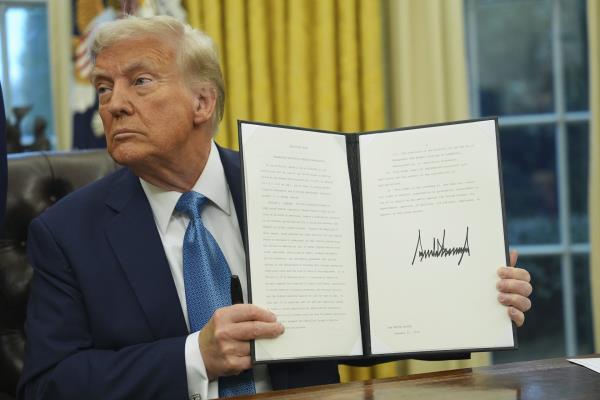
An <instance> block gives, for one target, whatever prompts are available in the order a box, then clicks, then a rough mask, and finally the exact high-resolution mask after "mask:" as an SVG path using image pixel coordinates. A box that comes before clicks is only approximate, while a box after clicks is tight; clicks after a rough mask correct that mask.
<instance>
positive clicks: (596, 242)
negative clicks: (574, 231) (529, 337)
mask: <svg viewBox="0 0 600 400" xmlns="http://www.w3.org/2000/svg"><path fill="white" fill-rule="evenodd" d="M587 16H588V19H587V22H588V41H589V42H588V43H589V63H590V64H589V65H590V115H591V123H590V156H589V157H590V172H589V206H588V207H589V219H590V285H591V293H592V312H593V318H594V343H595V349H596V352H598V351H600V207H598V204H600V48H599V46H600V3H599V2H598V1H596V0H588V3H587Z"/></svg>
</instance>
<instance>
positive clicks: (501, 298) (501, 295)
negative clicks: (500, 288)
mask: <svg viewBox="0 0 600 400" xmlns="http://www.w3.org/2000/svg"><path fill="white" fill-rule="evenodd" d="M498 301H499V302H500V303H504V301H506V295H505V294H502V293H500V294H499V295H498Z"/></svg>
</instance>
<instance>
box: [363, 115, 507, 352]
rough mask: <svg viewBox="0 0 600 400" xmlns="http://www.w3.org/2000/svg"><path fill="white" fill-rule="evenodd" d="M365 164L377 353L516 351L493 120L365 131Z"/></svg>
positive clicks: (372, 322)
mask: <svg viewBox="0 0 600 400" xmlns="http://www.w3.org/2000/svg"><path fill="white" fill-rule="evenodd" d="M360 162H361V179H362V195H363V210H364V225H365V237H366V239H365V247H366V264H367V282H368V297H369V313H370V314H369V318H370V327H371V339H372V340H371V344H372V352H373V353H374V354H385V353H404V352H416V351H428V350H432V351H436V350H453V349H454V350H458V349H485V348H499V347H512V346H513V332H512V326H511V322H510V319H509V317H508V314H507V310H506V308H505V307H503V306H502V305H500V303H499V302H498V300H497V296H498V292H497V290H496V283H497V281H498V280H499V278H498V276H497V272H496V271H497V269H498V267H500V266H503V265H506V254H505V245H504V233H503V222H502V208H501V197H500V196H501V194H500V182H499V174H498V161H497V150H496V137H495V123H494V121H474V122H468V123H461V124H451V125H445V126H436V127H427V128H418V129H414V130H407V131H400V132H388V133H380V134H373V135H364V136H361V138H360ZM442 243H443V249H442ZM436 255H437V256H436ZM444 255H446V256H444Z"/></svg>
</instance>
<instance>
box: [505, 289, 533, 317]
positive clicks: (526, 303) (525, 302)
mask: <svg viewBox="0 0 600 400" xmlns="http://www.w3.org/2000/svg"><path fill="white" fill-rule="evenodd" d="M498 301H499V302H500V303H501V304H504V305H505V306H512V307H514V308H516V309H517V310H519V311H521V312H525V311H528V310H529V309H530V308H531V300H529V299H528V298H527V297H524V296H521V295H518V294H508V293H500V294H499V295H498Z"/></svg>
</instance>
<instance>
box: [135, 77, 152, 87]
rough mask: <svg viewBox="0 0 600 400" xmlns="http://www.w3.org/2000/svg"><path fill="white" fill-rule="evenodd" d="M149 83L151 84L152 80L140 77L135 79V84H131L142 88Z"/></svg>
mask: <svg viewBox="0 0 600 400" xmlns="http://www.w3.org/2000/svg"><path fill="white" fill-rule="evenodd" d="M150 82H152V79H150V78H148V77H143V76H142V77H139V78H136V79H135V82H134V83H133V84H134V85H136V86H143V85H147V84H148V83H150Z"/></svg>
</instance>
